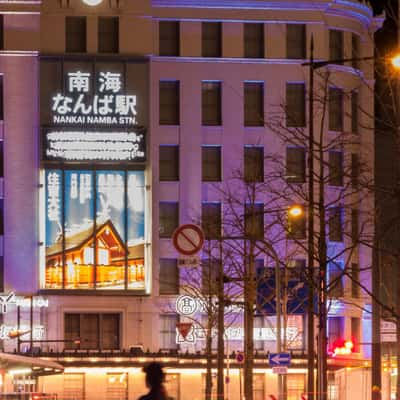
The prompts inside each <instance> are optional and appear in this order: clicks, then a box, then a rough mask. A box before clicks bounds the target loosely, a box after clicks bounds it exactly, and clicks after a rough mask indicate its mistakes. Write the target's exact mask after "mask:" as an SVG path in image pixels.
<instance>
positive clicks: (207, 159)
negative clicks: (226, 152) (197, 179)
mask: <svg viewBox="0 0 400 400" xmlns="http://www.w3.org/2000/svg"><path fill="white" fill-rule="evenodd" d="M201 159H202V161H201V165H202V181H203V182H219V181H220V180H221V147H220V146H202V148H201Z"/></svg>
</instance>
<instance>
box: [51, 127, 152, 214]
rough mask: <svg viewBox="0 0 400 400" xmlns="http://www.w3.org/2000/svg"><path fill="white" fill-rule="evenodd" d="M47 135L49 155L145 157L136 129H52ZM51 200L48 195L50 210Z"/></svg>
mask: <svg viewBox="0 0 400 400" xmlns="http://www.w3.org/2000/svg"><path fill="white" fill-rule="evenodd" d="M46 139H47V148H46V157H47V158H49V159H62V160H69V161H74V160H86V161H89V160H121V161H135V160H136V161H137V160H144V158H145V142H144V135H143V134H142V133H137V132H107V133H105V132H83V131H76V132H72V131H52V132H49V133H47V134H46ZM54 179H55V178H54ZM57 179H58V176H57ZM48 183H49V182H48ZM53 183H55V182H53ZM49 190H50V189H49ZM72 190H73V189H72V188H71V191H72ZM58 193H59V192H57V194H58ZM71 193H72V192H71ZM49 194H50V192H49ZM53 200H54V199H53V198H51V199H50V198H49V200H48V202H49V207H48V209H49V210H50V201H52V203H51V205H52V211H53V213H55V211H56V207H55V204H53ZM80 200H82V199H80ZM54 202H55V201H54ZM57 204H58V203H57ZM57 212H58V213H59V206H58V207H57ZM57 215H58V214H57ZM49 217H50V215H49Z"/></svg>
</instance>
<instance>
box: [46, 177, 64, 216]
mask: <svg viewBox="0 0 400 400" xmlns="http://www.w3.org/2000/svg"><path fill="white" fill-rule="evenodd" d="M60 211H61V209H60V177H59V175H58V174H57V173H56V172H50V173H49V174H48V175H47V218H48V220H49V221H55V222H59V221H60Z"/></svg>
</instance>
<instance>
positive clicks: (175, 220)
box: [158, 201, 179, 239]
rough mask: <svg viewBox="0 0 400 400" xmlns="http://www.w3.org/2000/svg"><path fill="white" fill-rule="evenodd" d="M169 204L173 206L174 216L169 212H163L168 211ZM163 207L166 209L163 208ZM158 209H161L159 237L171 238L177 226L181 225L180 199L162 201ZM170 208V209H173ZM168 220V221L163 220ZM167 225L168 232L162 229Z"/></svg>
mask: <svg viewBox="0 0 400 400" xmlns="http://www.w3.org/2000/svg"><path fill="white" fill-rule="evenodd" d="M167 206H169V207H170V208H171V210H172V211H173V215H172V216H168V215H167V214H163V215H162V213H163V212H166V211H167V208H168V207H167ZM163 207H165V209H164V210H163ZM158 210H159V223H158V226H159V238H160V239H170V238H171V237H172V235H173V233H174V231H175V229H176V228H178V226H179V202H178V201H160V202H159V203H158ZM171 210H170V211H171ZM163 221H166V222H163ZM165 227H167V228H168V229H167V232H164V230H162V229H163V228H165Z"/></svg>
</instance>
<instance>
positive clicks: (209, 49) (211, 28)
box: [201, 22, 222, 57]
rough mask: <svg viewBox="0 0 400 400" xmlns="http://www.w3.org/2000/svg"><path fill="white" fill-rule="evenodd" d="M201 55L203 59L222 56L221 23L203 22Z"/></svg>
mask: <svg viewBox="0 0 400 400" xmlns="http://www.w3.org/2000/svg"><path fill="white" fill-rule="evenodd" d="M201 50H202V51H201V54H202V56H203V57H221V56H222V25H221V22H203V23H202V30H201Z"/></svg>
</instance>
